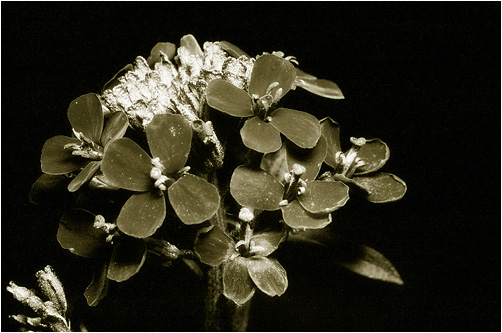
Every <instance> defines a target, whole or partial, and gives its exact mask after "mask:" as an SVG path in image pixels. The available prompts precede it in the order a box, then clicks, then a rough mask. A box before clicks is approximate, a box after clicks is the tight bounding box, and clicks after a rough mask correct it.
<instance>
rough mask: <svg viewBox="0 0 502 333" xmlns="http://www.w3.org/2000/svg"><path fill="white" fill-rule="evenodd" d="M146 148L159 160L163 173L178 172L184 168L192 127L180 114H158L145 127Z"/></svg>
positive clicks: (188, 151)
mask: <svg viewBox="0 0 502 333" xmlns="http://www.w3.org/2000/svg"><path fill="white" fill-rule="evenodd" d="M146 137H147V139H148V146H149V147H150V151H151V153H152V156H153V157H158V158H160V161H161V162H162V164H163V165H164V173H166V174H170V173H175V172H178V171H179V170H180V169H181V168H183V167H184V166H185V163H186V161H187V159H188V154H189V153H190V147H191V144H192V127H191V126H190V124H189V123H188V120H186V118H185V117H184V116H182V115H180V114H159V115H156V116H155V117H153V120H152V121H151V122H150V124H148V126H147V127H146Z"/></svg>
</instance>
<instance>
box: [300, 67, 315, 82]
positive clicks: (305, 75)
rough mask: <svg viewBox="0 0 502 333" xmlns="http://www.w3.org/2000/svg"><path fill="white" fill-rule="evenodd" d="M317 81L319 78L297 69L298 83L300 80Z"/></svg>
mask: <svg viewBox="0 0 502 333" xmlns="http://www.w3.org/2000/svg"><path fill="white" fill-rule="evenodd" d="M316 79H317V78H316V77H315V76H314V75H311V74H309V73H306V72H304V71H302V70H301V69H299V68H297V69H296V81H298V80H311V81H312V80H316ZM296 81H295V82H296Z"/></svg>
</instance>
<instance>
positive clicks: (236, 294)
mask: <svg viewBox="0 0 502 333" xmlns="http://www.w3.org/2000/svg"><path fill="white" fill-rule="evenodd" d="M246 264H247V260H246V259H245V258H243V257H236V258H235V259H234V260H230V261H227V262H225V265H224V266H223V295H225V297H226V298H228V299H230V300H232V301H233V302H234V303H235V304H237V305H243V304H244V303H246V302H247V301H249V300H250V299H251V297H253V295H254V293H255V290H256V288H255V286H254V283H253V281H252V280H251V278H250V277H249V273H248V268H247V265H246Z"/></svg>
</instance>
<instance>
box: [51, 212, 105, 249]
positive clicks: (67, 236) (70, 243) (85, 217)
mask: <svg viewBox="0 0 502 333" xmlns="http://www.w3.org/2000/svg"><path fill="white" fill-rule="evenodd" d="M94 217H95V215H94V214H92V213H90V212H88V211H86V210H83V209H74V210H70V211H68V212H66V213H65V214H64V215H63V217H62V218H61V222H60V223H59V228H58V233H57V239H58V242H59V244H60V245H61V247H62V248H63V249H67V250H70V252H71V253H73V254H76V255H78V256H81V257H86V258H92V257H94V256H95V255H96V253H97V252H98V251H99V250H100V249H101V248H102V247H103V246H104V245H105V244H106V243H105V238H106V236H108V234H107V233H106V232H104V231H102V230H100V229H97V228H94Z"/></svg>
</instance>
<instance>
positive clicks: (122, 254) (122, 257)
mask: <svg viewBox="0 0 502 333" xmlns="http://www.w3.org/2000/svg"><path fill="white" fill-rule="evenodd" d="M146 250H147V249H146V244H145V242H144V241H143V240H142V239H134V238H126V239H122V240H121V241H120V243H118V244H117V245H115V248H114V249H113V253H112V257H111V259H110V266H108V278H109V279H110V280H114V281H117V282H122V281H125V280H127V279H129V278H130V277H131V276H133V275H134V274H136V273H138V272H139V270H140V269H141V267H142V266H143V264H144V262H145V259H146Z"/></svg>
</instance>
